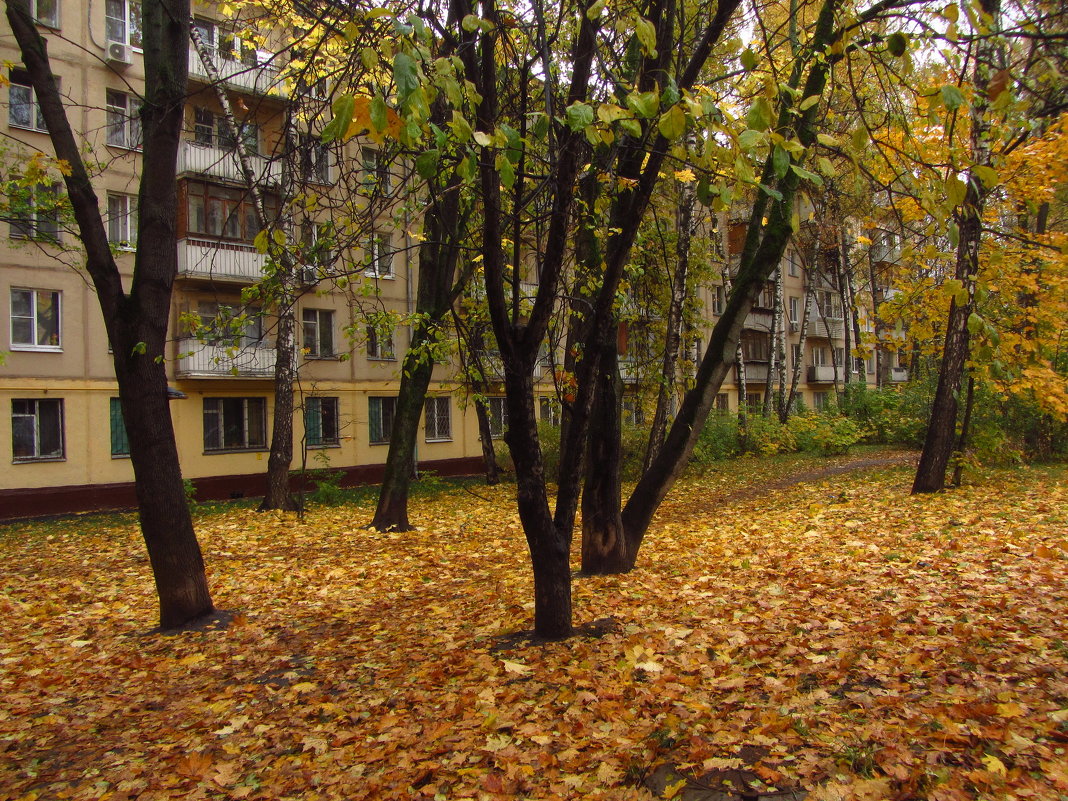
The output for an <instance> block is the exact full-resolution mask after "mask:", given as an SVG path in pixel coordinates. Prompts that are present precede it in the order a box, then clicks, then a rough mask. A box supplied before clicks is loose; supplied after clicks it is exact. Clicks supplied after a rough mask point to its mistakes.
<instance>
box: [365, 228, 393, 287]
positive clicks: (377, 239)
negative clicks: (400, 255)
mask: <svg viewBox="0 0 1068 801" xmlns="http://www.w3.org/2000/svg"><path fill="white" fill-rule="evenodd" d="M364 258H365V260H366V262H367V273H366V274H367V275H368V276H369V277H371V278H392V277H393V248H392V247H391V241H390V236H389V234H386V233H383V232H380V231H376V232H374V233H372V234H371V236H370V237H369V238H368V240H367V245H366V247H365V252H364Z"/></svg>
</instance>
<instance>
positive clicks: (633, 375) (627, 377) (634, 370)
mask: <svg viewBox="0 0 1068 801" xmlns="http://www.w3.org/2000/svg"><path fill="white" fill-rule="evenodd" d="M619 376H620V378H622V379H623V381H624V383H627V384H635V383H637V382H638V362H636V361H635V360H634V359H620V360H619Z"/></svg>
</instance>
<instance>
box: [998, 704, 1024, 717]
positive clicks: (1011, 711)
mask: <svg viewBox="0 0 1068 801" xmlns="http://www.w3.org/2000/svg"><path fill="white" fill-rule="evenodd" d="M997 710H998V715H1000V716H1001V717H1003V718H1019V717H1023V715H1024V713H1025V712H1026V710H1025V709H1024V708H1023V707H1022V706H1020V705H1019V704H1014V703H1009V704H998V705H997Z"/></svg>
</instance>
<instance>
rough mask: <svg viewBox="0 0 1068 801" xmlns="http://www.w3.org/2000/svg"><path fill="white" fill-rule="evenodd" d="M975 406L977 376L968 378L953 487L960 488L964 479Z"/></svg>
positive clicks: (954, 466) (954, 467)
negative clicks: (965, 457) (965, 455)
mask: <svg viewBox="0 0 1068 801" xmlns="http://www.w3.org/2000/svg"><path fill="white" fill-rule="evenodd" d="M974 406H975V376H973V375H970V376H968V392H967V393H966V395H965V398H964V419H963V420H961V423H960V437H958V439H957V458H956V463H955V464H954V465H953V486H954V487H959V486H960V482H961V479H963V478H964V454H965V452H966V451H967V449H968V435H969V433H970V432H971V427H972V408H973V407H974Z"/></svg>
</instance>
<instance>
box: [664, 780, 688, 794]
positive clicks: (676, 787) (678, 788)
mask: <svg viewBox="0 0 1068 801" xmlns="http://www.w3.org/2000/svg"><path fill="white" fill-rule="evenodd" d="M685 786H686V780H685V779H679V780H678V781H677V782H675V783H674V784H668V785H665V786H664V793H663V795H661V796H660V797H661V798H674V797H675V796H677V795H678V794H679V793H681V792H682V788H683V787H685Z"/></svg>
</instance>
